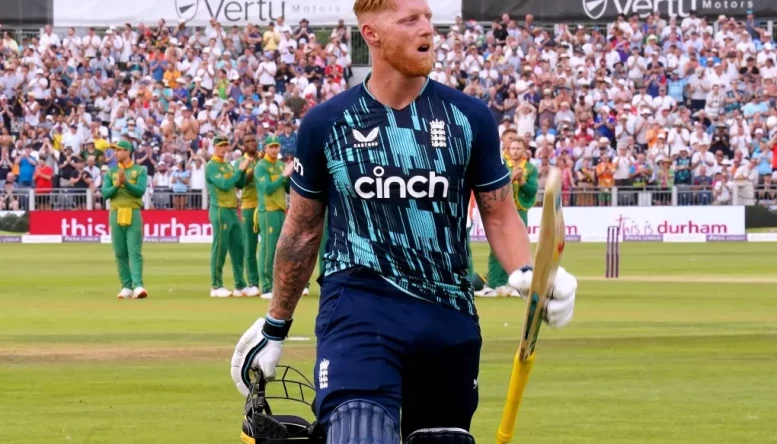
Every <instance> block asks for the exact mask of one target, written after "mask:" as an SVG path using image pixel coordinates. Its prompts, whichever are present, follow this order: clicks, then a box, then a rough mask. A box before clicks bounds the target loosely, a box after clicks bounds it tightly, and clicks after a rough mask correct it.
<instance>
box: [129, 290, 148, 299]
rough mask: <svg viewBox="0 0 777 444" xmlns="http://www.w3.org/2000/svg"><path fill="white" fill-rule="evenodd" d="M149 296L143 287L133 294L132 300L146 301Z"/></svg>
mask: <svg viewBox="0 0 777 444" xmlns="http://www.w3.org/2000/svg"><path fill="white" fill-rule="evenodd" d="M147 296H148V293H147V292H146V289H145V288H143V287H138V288H136V289H135V291H134V292H133V293H132V299H145V298H146V297H147Z"/></svg>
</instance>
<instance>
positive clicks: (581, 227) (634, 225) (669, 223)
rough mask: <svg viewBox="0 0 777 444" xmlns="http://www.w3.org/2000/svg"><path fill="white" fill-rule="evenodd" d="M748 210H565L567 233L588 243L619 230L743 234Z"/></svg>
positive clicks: (535, 219)
mask: <svg viewBox="0 0 777 444" xmlns="http://www.w3.org/2000/svg"><path fill="white" fill-rule="evenodd" d="M744 208H745V207H741V206H739V207H717V206H714V207H713V206H709V207H566V208H564V209H563V211H564V222H565V224H566V234H567V237H569V236H582V238H583V240H585V241H593V240H594V239H601V240H599V242H604V241H606V240H607V229H608V227H611V226H617V227H619V228H620V232H621V235H622V236H623V238H624V239H626V238H629V236H654V235H655V236H661V235H665V234H667V235H696V234H698V235H701V236H702V237H704V236H706V235H707V234H718V235H743V234H745V210H744ZM541 217H542V209H541V208H532V209H531V210H529V223H528V227H527V228H528V230H529V236H530V238H532V239H536V236H537V235H538V234H539V232H540V227H539V224H540V220H541ZM470 234H471V236H472V239H485V231H484V230H483V224H482V222H481V220H480V214H479V213H478V211H477V208H475V209H474V210H473V214H472V230H471V231H470Z"/></svg>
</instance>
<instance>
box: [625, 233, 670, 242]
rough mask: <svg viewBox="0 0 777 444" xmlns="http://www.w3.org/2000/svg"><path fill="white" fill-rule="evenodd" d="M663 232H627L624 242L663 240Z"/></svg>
mask: <svg viewBox="0 0 777 444" xmlns="http://www.w3.org/2000/svg"><path fill="white" fill-rule="evenodd" d="M663 241H664V235H663V234H627V235H626V236H623V242H663Z"/></svg>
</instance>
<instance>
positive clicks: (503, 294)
mask: <svg viewBox="0 0 777 444" xmlns="http://www.w3.org/2000/svg"><path fill="white" fill-rule="evenodd" d="M495 291H496V295H497V296H498V297H500V298H513V297H515V298H519V297H521V293H519V292H518V290H516V289H515V288H513V287H511V286H509V285H502V286H501V287H496V290H495Z"/></svg>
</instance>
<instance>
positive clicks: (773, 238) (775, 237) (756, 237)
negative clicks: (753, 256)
mask: <svg viewBox="0 0 777 444" xmlns="http://www.w3.org/2000/svg"><path fill="white" fill-rule="evenodd" d="M747 241H748V242H777V233H751V234H748V235H747Z"/></svg>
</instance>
